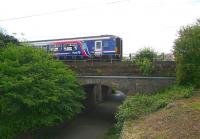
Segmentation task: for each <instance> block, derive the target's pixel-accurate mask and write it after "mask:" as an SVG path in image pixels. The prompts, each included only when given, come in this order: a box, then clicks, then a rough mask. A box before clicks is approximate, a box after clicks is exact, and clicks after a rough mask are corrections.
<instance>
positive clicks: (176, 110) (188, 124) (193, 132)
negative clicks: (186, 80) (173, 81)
mask: <svg viewBox="0 0 200 139" xmlns="http://www.w3.org/2000/svg"><path fill="white" fill-rule="evenodd" d="M121 137H122V139H200V92H198V93H196V95H195V96H193V97H192V98H189V99H182V100H177V101H175V102H173V103H170V104H169V105H168V106H167V107H166V108H164V109H162V110H160V111H157V112H155V113H152V114H150V115H148V116H145V117H142V118H140V119H138V120H130V121H127V122H126V123H125V125H124V128H123V131H122V135H121Z"/></svg>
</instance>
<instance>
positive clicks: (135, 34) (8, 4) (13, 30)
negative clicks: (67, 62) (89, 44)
mask: <svg viewBox="0 0 200 139" xmlns="http://www.w3.org/2000/svg"><path fill="white" fill-rule="evenodd" d="M0 3H1V8H0V27H1V28H3V29H5V30H6V31H7V33H8V34H10V35H14V36H15V37H16V38H18V39H20V40H29V41H30V40H43V39H59V38H72V37H85V36H96V35H97V36H98V35H116V36H119V37H121V38H122V39H123V54H124V55H128V54H129V53H135V52H137V51H138V50H139V49H141V48H144V47H151V48H153V49H154V50H155V51H157V52H159V53H161V52H164V53H170V52H172V49H173V45H174V44H173V42H174V40H175V39H176V38H177V37H178V31H179V29H180V28H181V27H183V26H186V25H188V24H192V23H195V22H196V19H198V18H200V0H16V1H13V0H0Z"/></svg>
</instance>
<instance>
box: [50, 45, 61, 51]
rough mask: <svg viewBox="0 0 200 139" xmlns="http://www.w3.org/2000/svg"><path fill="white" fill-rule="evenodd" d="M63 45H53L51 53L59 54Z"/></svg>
mask: <svg viewBox="0 0 200 139" xmlns="http://www.w3.org/2000/svg"><path fill="white" fill-rule="evenodd" d="M61 48H62V47H61V45H51V46H50V51H51V52H59V51H61Z"/></svg>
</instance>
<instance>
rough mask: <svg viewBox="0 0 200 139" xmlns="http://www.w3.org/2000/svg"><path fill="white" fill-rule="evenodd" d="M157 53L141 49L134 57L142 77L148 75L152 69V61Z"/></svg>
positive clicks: (149, 49)
mask: <svg viewBox="0 0 200 139" xmlns="http://www.w3.org/2000/svg"><path fill="white" fill-rule="evenodd" d="M156 56H157V53H156V52H155V51H154V50H153V49H151V48H148V47H146V48H143V49H141V50H139V51H138V52H137V53H136V55H135V58H134V59H135V63H136V64H137V65H138V66H139V68H140V70H141V71H142V72H143V75H150V74H151V73H152V71H153V69H154V66H153V60H154V58H155V57H156Z"/></svg>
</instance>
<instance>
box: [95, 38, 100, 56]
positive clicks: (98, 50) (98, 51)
mask: <svg viewBox="0 0 200 139" xmlns="http://www.w3.org/2000/svg"><path fill="white" fill-rule="evenodd" d="M94 48H95V49H94V55H95V56H101V55H102V41H95V47H94Z"/></svg>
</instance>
